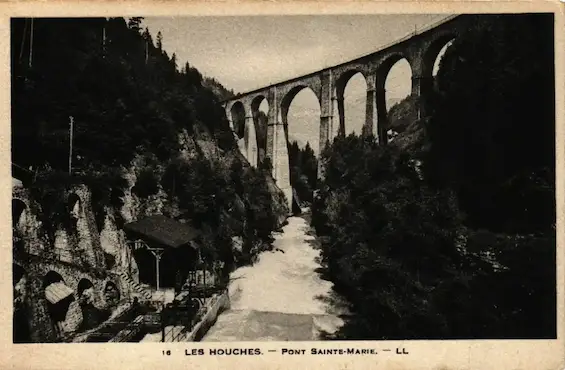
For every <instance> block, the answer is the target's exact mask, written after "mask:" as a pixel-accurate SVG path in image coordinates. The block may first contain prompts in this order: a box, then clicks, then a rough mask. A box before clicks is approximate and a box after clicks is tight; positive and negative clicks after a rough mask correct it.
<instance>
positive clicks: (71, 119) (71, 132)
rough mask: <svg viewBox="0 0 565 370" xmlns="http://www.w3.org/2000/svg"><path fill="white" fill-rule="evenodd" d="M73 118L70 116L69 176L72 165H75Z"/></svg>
mask: <svg viewBox="0 0 565 370" xmlns="http://www.w3.org/2000/svg"><path fill="white" fill-rule="evenodd" d="M73 122H74V118H73V116H69V125H70V128H69V131H70V134H69V175H70V174H71V170H72V164H73Z"/></svg>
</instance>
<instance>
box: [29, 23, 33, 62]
mask: <svg viewBox="0 0 565 370" xmlns="http://www.w3.org/2000/svg"><path fill="white" fill-rule="evenodd" d="M32 56H33V18H31V29H30V33H29V62H28V65H29V68H31V59H32Z"/></svg>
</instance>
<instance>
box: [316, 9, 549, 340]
mask: <svg viewBox="0 0 565 370" xmlns="http://www.w3.org/2000/svg"><path fill="white" fill-rule="evenodd" d="M552 17H553V16H552V15H543V14H537V15H532V14H527V15H497V16H494V15H492V16H481V17H478V18H477V21H478V23H477V25H476V28H473V29H469V30H467V31H466V32H465V34H463V35H461V37H460V38H457V39H456V40H455V41H454V43H453V44H452V46H451V47H450V48H449V49H448V50H447V52H446V54H445V56H444V58H443V59H442V62H441V66H440V69H439V72H438V75H437V81H436V90H435V93H434V95H433V96H431V97H430V99H429V101H427V102H426V103H429V107H430V108H431V109H430V111H429V115H428V116H426V117H422V119H420V120H417V119H416V117H417V116H416V117H414V112H415V110H414V106H415V105H416V99H415V98H414V97H411V98H409V99H408V100H406V101H404V102H402V103H400V104H398V105H397V106H396V107H393V109H391V111H390V115H391V124H392V126H391V129H393V130H395V131H396V132H398V136H397V137H396V138H394V140H392V142H391V143H390V144H389V145H388V146H385V147H382V146H379V145H377V144H376V143H375V139H374V138H373V137H367V138H360V137H355V136H348V137H345V138H337V139H336V140H335V141H334V143H333V144H332V145H331V146H330V147H328V148H327V149H326V150H325V151H324V153H323V155H322V159H323V160H324V162H327V168H326V178H325V179H324V180H323V181H321V184H320V189H321V190H320V196H319V197H318V198H317V199H316V200H315V201H314V206H313V220H312V223H313V225H314V226H315V228H316V231H317V233H318V234H319V235H321V236H322V239H323V245H322V256H323V261H324V265H325V266H326V270H327V271H326V272H327V276H328V278H329V279H331V280H332V281H333V282H334V283H335V286H336V289H337V290H338V291H339V292H340V293H341V294H342V295H343V296H345V297H346V298H347V299H348V300H349V301H350V302H351V304H352V308H353V315H352V316H351V317H349V318H348V319H347V322H346V325H345V326H344V327H343V328H342V330H341V331H340V333H339V335H337V338H346V339H393V338H394V339H409V338H415V339H423V338H435V339H440V338H452V339H456V338H555V336H556V290H555V284H556V280H555V279H556V275H555V266H556V265H555V264H556V260H555V253H556V236H555V222H556V215H555V182H554V179H555V144H554V141H555V112H554V108H555V107H554V97H555V95H554V59H553V19H552ZM419 103H422V102H419Z"/></svg>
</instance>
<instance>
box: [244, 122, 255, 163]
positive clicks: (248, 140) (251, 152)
mask: <svg viewBox="0 0 565 370" xmlns="http://www.w3.org/2000/svg"><path fill="white" fill-rule="evenodd" d="M245 146H246V157H247V160H248V161H249V164H250V165H251V166H253V167H257V135H256V133H255V123H254V121H253V117H245Z"/></svg>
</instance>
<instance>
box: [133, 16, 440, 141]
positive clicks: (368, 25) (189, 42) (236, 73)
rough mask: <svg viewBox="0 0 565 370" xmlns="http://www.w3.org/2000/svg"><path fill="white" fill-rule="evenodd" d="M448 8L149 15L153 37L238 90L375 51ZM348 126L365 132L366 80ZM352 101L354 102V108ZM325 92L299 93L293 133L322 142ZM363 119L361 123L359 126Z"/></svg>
mask: <svg viewBox="0 0 565 370" xmlns="http://www.w3.org/2000/svg"><path fill="white" fill-rule="evenodd" d="M445 17H447V15H445V14H442V15H438V14H435V15H316V16H313V15H307V16H303V15H299V16H237V17H233V16H224V17H161V18H145V20H144V22H143V23H144V25H145V26H146V27H148V28H149V30H150V32H151V34H152V35H153V39H155V38H156V35H157V32H158V31H161V33H162V35H163V48H164V49H165V50H166V51H167V52H168V53H169V55H171V54H172V53H173V52H174V53H176V56H177V61H178V64H179V66H180V65H184V63H185V62H187V61H188V62H189V63H190V65H191V66H194V67H196V68H198V70H199V71H200V72H201V73H202V74H203V75H205V76H209V77H214V78H216V79H217V80H218V81H219V82H220V83H221V84H222V85H224V86H225V87H227V88H229V89H233V90H234V91H235V92H236V93H238V92H245V91H249V90H253V89H256V88H260V87H263V86H266V85H269V84H271V83H274V82H278V81H283V80H286V79H290V78H293V77H296V76H300V75H303V74H307V73H309V72H313V71H316V70H319V69H322V68H324V67H328V66H331V65H335V64H338V63H341V62H345V61H348V60H351V59H354V58H356V57H358V56H361V55H364V54H368V53H371V52H373V51H376V50H378V49H379V48H380V47H382V46H384V45H386V44H389V43H391V42H393V41H395V40H397V39H400V38H402V37H404V36H406V35H408V34H410V33H414V32H415V30H418V29H421V28H424V27H425V26H427V25H430V24H432V23H435V22H438V21H440V20H441V19H443V18H445ZM410 78H411V71H410V67H409V66H408V63H406V62H405V61H400V62H399V63H397V64H396V65H395V66H394V67H393V70H391V73H390V74H389V76H388V78H387V81H386V90H387V101H388V102H389V104H392V103H393V102H396V101H398V100H399V99H401V98H403V97H405V96H406V95H408V94H409V93H410V84H411V80H410ZM345 99H346V101H345V108H346V123H347V125H346V131H347V132H352V131H356V132H358V130H359V128H360V125H361V124H362V120H363V117H364V108H365V81H364V79H363V78H362V77H359V76H356V77H354V78H353V79H352V80H350V83H349V84H348V85H347V88H346V95H345ZM348 108H349V109H348ZM318 109H319V107H318V104H317V100H316V99H314V97H313V93H312V92H311V91H309V90H303V91H302V92H300V93H299V94H298V95H297V97H296V98H295V99H294V101H293V103H292V105H291V108H290V112H289V117H288V122H289V133H290V134H291V136H293V137H295V138H297V139H299V141H302V142H305V141H310V142H311V143H312V144H313V145H314V147H317V141H318V138H317V136H318V131H317V130H318V127H317V123H318V122H317V120H318V119H319V118H318V117H319V113H318ZM357 126H359V127H357Z"/></svg>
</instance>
